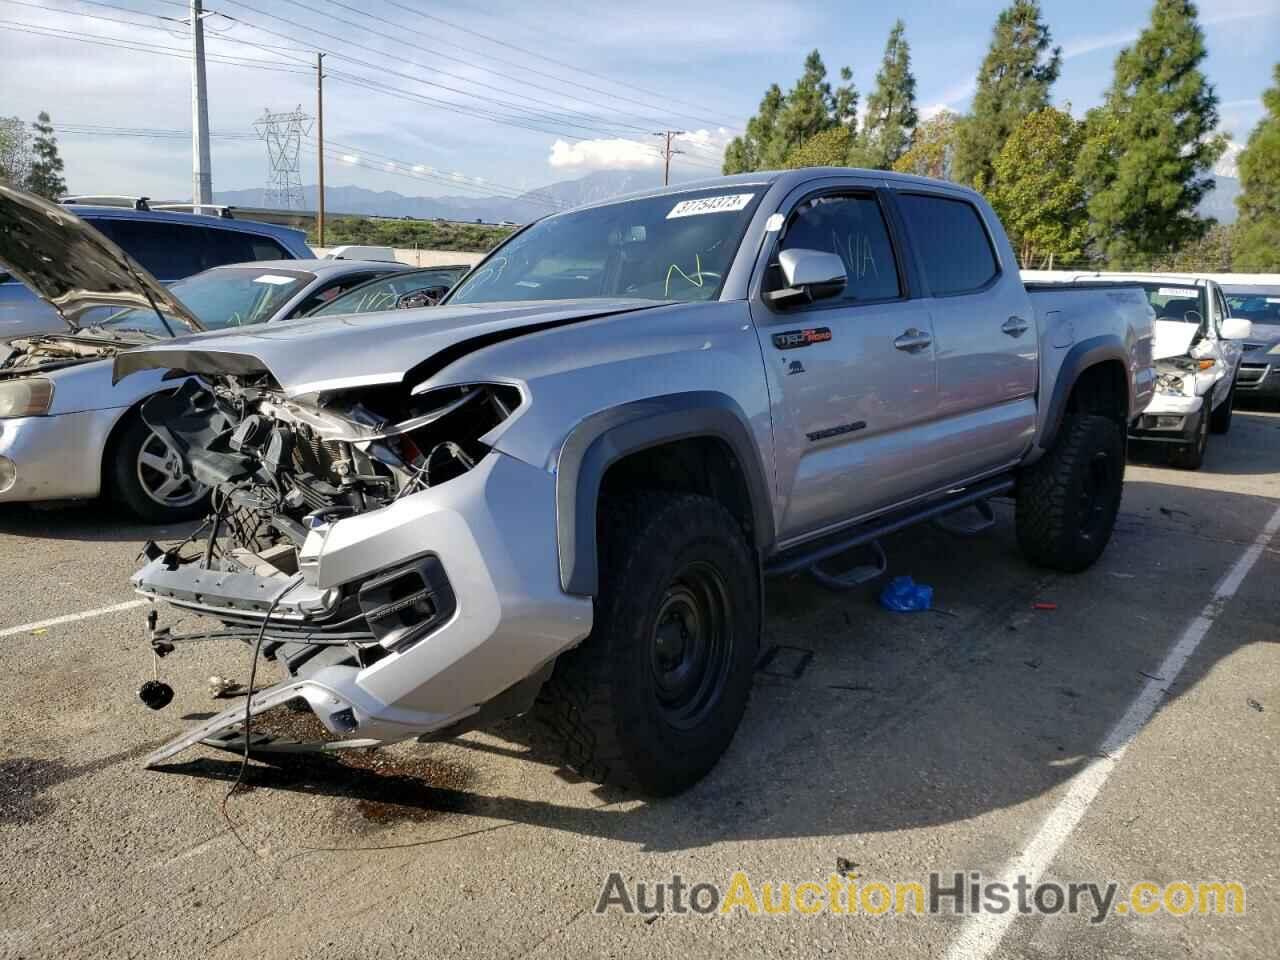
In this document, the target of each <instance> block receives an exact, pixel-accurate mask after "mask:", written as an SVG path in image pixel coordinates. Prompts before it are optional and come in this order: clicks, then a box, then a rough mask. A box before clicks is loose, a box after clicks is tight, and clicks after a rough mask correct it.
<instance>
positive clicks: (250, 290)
mask: <svg viewBox="0 0 1280 960" xmlns="http://www.w3.org/2000/svg"><path fill="white" fill-rule="evenodd" d="M314 279H315V275H314V274H310V273H305V272H303V271H301V270H275V269H270V270H264V269H262V268H261V267H215V268H214V269H212V270H206V271H205V272H204V273H198V274H196V275H195V276H194V277H187V278H186V279H185V280H179V281H177V282H176V283H174V284H171V285H170V287H169V289H170V290H172V291H173V294H174V296H176V297H177V298H178V300H180V301H181V302H182V304H183V305H184V306H185V307H186V308H187V309H188V310H190V311H191V312H192V313H193V314H195V317H196V319H197V320H199V321H200V322H201V323H202V324H203V325H204V327H205V329H206V330H221V329H223V328H225V327H242V326H248V325H249V324H254V323H262V322H263V321H264V320H270V319H271V318H272V317H273V316H274V315H275V313H276V311H277V310H279V309H280V307H281V306H283V305H284V303H285V302H286V301H288V300H289V299H290V298H291V297H293V295H294V294H295V293H297V292H298V291H299V290H301V289H302V288H303V287H304V286H306V285H307V284H308V283H310V282H311V281H312V280H314ZM168 319H169V323H170V325H171V326H172V327H173V332H174V333H175V334H178V335H182V334H184V333H190V332H193V331H191V330H190V329H189V328H188V327H187V325H186V324H184V323H183V322H182V321H180V320H177V319H175V318H173V317H169V318H168ZM96 326H98V327H101V328H105V329H107V330H114V331H118V332H126V331H131V332H132V331H136V332H139V333H146V334H151V335H152V336H157V337H167V336H169V332H168V330H166V329H165V325H164V323H162V322H161V320H160V318H159V317H157V316H156V315H155V312H154V311H151V310H138V309H133V310H121V311H120V312H118V313H115V314H112V315H111V316H110V317H108V318H107V319H106V320H103V321H102V322H101V323H98V324H96Z"/></svg>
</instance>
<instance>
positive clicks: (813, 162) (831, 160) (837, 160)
mask: <svg viewBox="0 0 1280 960" xmlns="http://www.w3.org/2000/svg"><path fill="white" fill-rule="evenodd" d="M852 150H853V134H852V133H851V132H850V130H849V128H848V127H831V128H830V129H829V130H823V131H822V132H821V133H818V134H815V135H814V136H812V137H810V138H809V139H808V140H806V141H805V142H804V143H802V144H800V145H799V146H798V147H795V148H794V149H792V151H791V152H790V153H788V154H787V158H786V162H785V163H784V164H783V166H785V167H787V168H788V169H791V170H794V169H797V168H798V167H843V166H845V165H846V164H847V163H848V162H849V155H850V153H851V151H852Z"/></svg>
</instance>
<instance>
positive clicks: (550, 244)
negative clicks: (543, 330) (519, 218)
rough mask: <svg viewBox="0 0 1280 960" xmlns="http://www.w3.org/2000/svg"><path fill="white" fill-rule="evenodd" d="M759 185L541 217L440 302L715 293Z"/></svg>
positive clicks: (705, 296)
mask: <svg viewBox="0 0 1280 960" xmlns="http://www.w3.org/2000/svg"><path fill="white" fill-rule="evenodd" d="M764 189H765V188H764V187H763V186H761V185H742V186H738V187H734V186H721V187H718V188H716V189H713V190H695V191H690V192H688V193H677V194H664V195H662V196H658V197H648V198H645V199H641V200H626V201H622V202H619V203H611V204H605V205H603V206H598V207H591V208H588V209H586V210H578V211H573V212H570V213H563V214H557V215H555V216H551V217H547V218H546V219H545V220H540V221H538V222H537V223H535V224H533V225H532V226H530V227H528V228H527V229H525V230H523V231H521V232H520V233H517V234H516V235H515V236H513V237H512V238H511V239H510V240H508V241H507V242H506V243H505V244H503V245H502V246H501V247H499V248H498V249H497V250H495V251H494V252H493V253H492V254H491V255H490V256H489V258H488V259H487V260H485V262H484V263H483V264H482V265H481V266H480V267H479V268H478V269H476V270H475V271H473V272H472V273H471V274H470V275H469V276H468V277H467V278H466V279H465V280H463V281H462V282H461V283H460V284H459V285H458V286H457V288H455V289H454V291H453V293H452V294H451V295H450V296H449V298H448V302H449V303H451V304H458V303H493V302H495V301H502V300H561V299H580V298H604V297H638V298H642V299H646V300H684V301H691V300H714V299H715V298H716V297H718V296H719V295H720V288H721V286H722V285H723V283H724V275H725V273H726V272H727V271H728V269H729V265H730V264H731V263H732V262H733V256H734V253H735V252H736V250H737V248H738V244H739V243H741V241H742V235H743V233H744V232H745V231H746V227H747V223H748V221H749V220H750V219H751V215H752V214H753V213H754V212H755V208H756V206H757V204H759V202H760V197H761V196H762V195H763V194H764Z"/></svg>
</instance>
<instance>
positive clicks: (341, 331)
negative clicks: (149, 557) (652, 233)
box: [114, 299, 665, 397]
mask: <svg viewBox="0 0 1280 960" xmlns="http://www.w3.org/2000/svg"><path fill="white" fill-rule="evenodd" d="M663 305H665V302H658V303H655V302H654V301H652V300H633V299H620V300H603V299H601V300H558V301H555V300H552V301H537V302H520V303H492V304H483V305H477V306H442V307H428V308H425V309H418V310H393V311H387V312H383V313H369V314H362V315H358V316H345V317H332V318H314V319H304V320H301V321H291V322H288V323H280V324H272V325H270V326H269V327H268V326H266V325H264V326H263V327H262V328H259V329H256V330H253V331H248V330H244V331H230V330H228V331H223V332H218V333H209V334H204V335H202V336H198V337H186V338H184V339H183V340H181V341H179V342H176V343H173V342H170V343H163V344H156V345H154V346H148V347H143V348H141V349H136V350H129V351H126V352H124V353H121V354H119V355H117V356H116V359H115V373H114V379H115V382H117V383H118V382H119V381H120V380H121V379H123V378H124V377H127V376H129V374H131V373H135V372H136V371H139V370H147V369H151V368H158V369H166V370H175V371H181V372H183V373H191V374H206V375H211V376H219V375H223V376H255V375H258V374H263V373H265V374H269V375H270V376H271V377H272V379H274V380H275V381H276V383H277V384H279V385H280V388H281V389H282V390H283V391H284V393H285V394H286V395H287V396H290V397H298V396H303V395H306V394H311V393H318V392H321V391H327V390H343V389H349V388H352V387H361V386H370V385H374V384H390V383H399V382H400V381H402V380H404V379H405V378H406V376H407V375H408V374H410V373H411V372H412V373H413V374H414V376H415V378H416V379H418V380H425V379H426V378H427V377H429V376H431V375H433V374H434V373H436V372H437V371H439V370H441V369H443V368H444V367H445V366H447V365H448V364H449V363H452V362H453V361H454V360H456V359H458V358H459V357H462V356H464V355H466V354H467V353H470V352H472V351H473V350H478V349H481V348H483V347H485V346H488V345H490V344H493V343H498V342H500V341H502V340H506V339H509V338H511V337H514V336H520V335H523V334H530V333H535V332H537V331H539V330H545V329H549V328H551V327H557V326H562V325H564V324H568V323H579V322H583V321H586V320H594V319H596V318H598V317H607V316H612V315H615V314H621V313H629V312H632V311H636V310H644V309H651V308H653V307H658V306H663Z"/></svg>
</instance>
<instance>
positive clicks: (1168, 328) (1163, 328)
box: [1151, 320, 1200, 360]
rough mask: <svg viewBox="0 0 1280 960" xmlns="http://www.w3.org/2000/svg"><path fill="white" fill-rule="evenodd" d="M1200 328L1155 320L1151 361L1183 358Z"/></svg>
mask: <svg viewBox="0 0 1280 960" xmlns="http://www.w3.org/2000/svg"><path fill="white" fill-rule="evenodd" d="M1199 332H1200V327H1199V326H1198V325H1197V324H1194V323H1186V322H1184V321H1182V320H1157V321H1156V329H1155V340H1154V341H1153V342H1152V345H1151V357H1152V359H1153V360H1168V359H1169V358H1170V357H1185V356H1186V355H1187V354H1188V353H1189V352H1190V350H1191V341H1192V340H1194V339H1195V336H1196V334H1197V333H1199Z"/></svg>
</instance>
